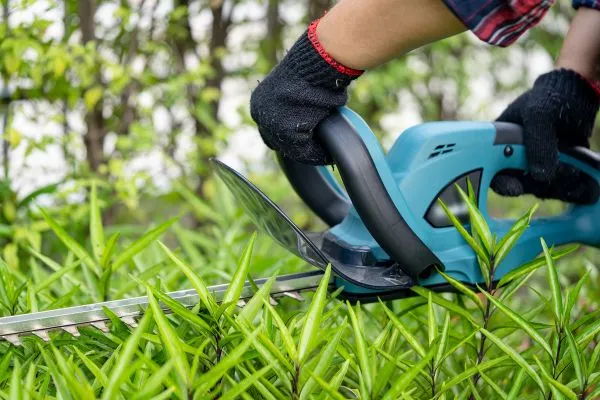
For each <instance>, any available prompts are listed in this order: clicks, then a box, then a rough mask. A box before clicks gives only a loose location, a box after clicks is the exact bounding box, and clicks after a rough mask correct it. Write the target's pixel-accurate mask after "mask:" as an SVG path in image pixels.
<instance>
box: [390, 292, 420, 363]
mask: <svg viewBox="0 0 600 400" xmlns="http://www.w3.org/2000/svg"><path fill="white" fill-rule="evenodd" d="M379 301H380V303H381V305H382V307H383V310H384V311H385V313H386V314H387V316H388V318H389V319H390V321H392V323H393V324H394V326H395V327H396V329H397V330H398V331H399V332H400V334H401V335H402V336H403V337H404V339H406V341H407V342H408V344H409V345H410V347H412V348H413V349H414V350H415V351H416V352H417V354H418V355H419V356H420V357H425V354H426V353H425V349H424V348H423V346H421V344H420V343H419V341H418V340H417V338H415V337H414V336H413V335H412V334H411V333H410V331H409V330H408V329H407V328H406V327H405V326H404V324H402V321H400V319H399V318H398V317H396V315H395V314H394V313H393V312H392V311H390V310H389V309H388V308H387V307H386V306H385V304H383V302H381V300H379Z"/></svg>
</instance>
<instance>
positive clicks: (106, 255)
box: [100, 232, 121, 269]
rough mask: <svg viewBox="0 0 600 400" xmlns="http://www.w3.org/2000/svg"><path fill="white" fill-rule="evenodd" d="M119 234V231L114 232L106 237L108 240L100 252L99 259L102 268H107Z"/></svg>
mask: <svg viewBox="0 0 600 400" xmlns="http://www.w3.org/2000/svg"><path fill="white" fill-rule="evenodd" d="M120 235H121V233H120V232H115V233H113V234H112V235H110V237H109V238H108V241H107V242H106V245H105V247H104V251H103V252H102V258H101V259H100V265H101V266H102V268H104V269H107V268H108V266H109V265H110V260H111V258H112V255H113V253H114V251H115V248H116V244H117V240H118V239H119V236H120Z"/></svg>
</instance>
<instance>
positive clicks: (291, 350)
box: [263, 298, 298, 363]
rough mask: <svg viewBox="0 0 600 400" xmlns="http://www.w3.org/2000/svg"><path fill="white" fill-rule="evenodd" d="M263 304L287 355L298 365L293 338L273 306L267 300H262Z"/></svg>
mask: <svg viewBox="0 0 600 400" xmlns="http://www.w3.org/2000/svg"><path fill="white" fill-rule="evenodd" d="M263 303H264V306H265V307H266V309H267V310H269V312H270V313H271V316H272V317H273V320H274V321H275V324H276V325H277V328H278V329H279V333H280V335H281V339H282V340H283V346H284V347H285V349H286V351H287V353H288V355H289V356H290V358H291V359H292V360H293V361H294V362H295V363H298V352H297V350H296V344H295V343H294V338H293V337H292V335H291V334H290V331H289V330H288V328H287V326H286V325H285V323H284V322H283V320H282V319H281V317H280V316H279V314H278V313H277V311H276V310H275V309H274V308H273V306H271V304H269V300H267V299H266V298H263Z"/></svg>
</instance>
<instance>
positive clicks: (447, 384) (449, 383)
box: [436, 356, 509, 398]
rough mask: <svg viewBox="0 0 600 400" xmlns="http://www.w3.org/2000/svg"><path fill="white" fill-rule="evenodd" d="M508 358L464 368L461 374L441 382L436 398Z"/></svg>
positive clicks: (504, 357)
mask: <svg viewBox="0 0 600 400" xmlns="http://www.w3.org/2000/svg"><path fill="white" fill-rule="evenodd" d="M508 358H509V357H508V356H502V357H498V358H495V359H492V360H489V361H484V362H482V363H481V364H479V365H474V366H472V367H470V368H466V369H465V370H464V371H462V372H461V373H459V374H457V375H454V376H452V378H450V379H448V380H445V381H444V382H442V386H441V387H440V388H439V389H438V392H437V393H436V398H439V397H441V396H442V395H443V394H444V393H445V392H446V391H448V390H450V389H452V388H453V387H454V386H456V385H458V384H459V383H461V382H464V381H465V380H467V379H469V378H470V377H472V376H473V375H475V374H477V373H479V372H481V371H486V370H488V369H490V368H494V367H495V366H497V365H498V364H502V363H503V362H505V361H506V360H507V359H508Z"/></svg>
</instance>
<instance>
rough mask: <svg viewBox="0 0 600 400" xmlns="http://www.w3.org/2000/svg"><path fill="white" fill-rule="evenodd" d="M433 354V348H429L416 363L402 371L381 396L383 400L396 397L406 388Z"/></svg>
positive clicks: (390, 399)
mask: <svg viewBox="0 0 600 400" xmlns="http://www.w3.org/2000/svg"><path fill="white" fill-rule="evenodd" d="M434 354H435V348H431V349H430V350H429V352H427V354H425V356H424V357H423V358H421V360H419V362H418V363H417V364H415V365H414V366H413V367H412V368H411V369H409V370H408V371H407V372H405V373H403V374H402V375H401V376H400V378H399V379H396V380H395V381H394V382H393V383H392V387H391V388H390V390H389V391H388V392H387V393H386V394H385V396H383V400H392V399H397V398H398V396H399V395H400V394H401V393H402V392H403V391H404V390H406V388H407V387H408V385H410V384H411V382H412V381H413V380H414V379H415V378H416V377H417V375H418V374H419V373H420V372H421V371H422V370H424V369H425V368H426V367H427V364H429V362H430V361H431V358H432V357H433V355H434Z"/></svg>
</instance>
